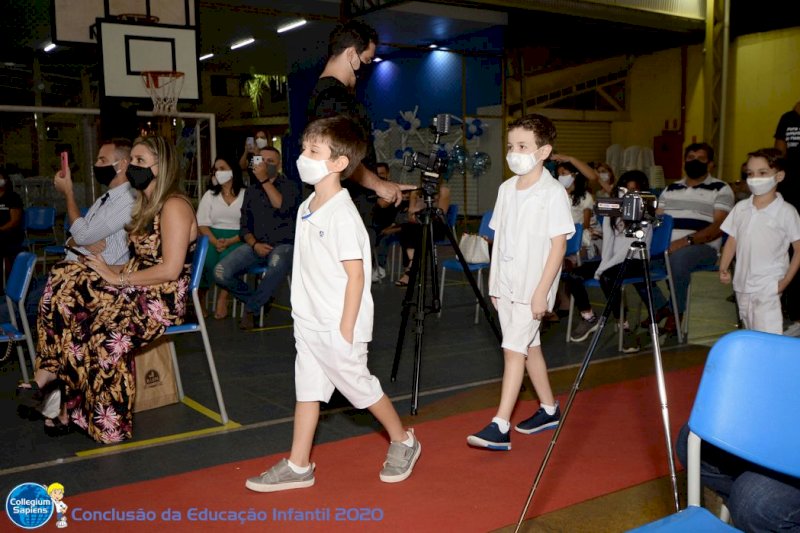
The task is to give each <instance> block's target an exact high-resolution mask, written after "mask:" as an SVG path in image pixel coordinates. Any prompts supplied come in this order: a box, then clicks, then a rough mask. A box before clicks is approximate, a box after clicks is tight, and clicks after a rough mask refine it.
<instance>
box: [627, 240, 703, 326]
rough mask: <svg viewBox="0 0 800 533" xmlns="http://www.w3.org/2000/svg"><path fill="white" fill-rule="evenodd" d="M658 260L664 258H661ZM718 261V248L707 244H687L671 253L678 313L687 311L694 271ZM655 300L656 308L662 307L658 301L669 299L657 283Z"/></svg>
mask: <svg viewBox="0 0 800 533" xmlns="http://www.w3.org/2000/svg"><path fill="white" fill-rule="evenodd" d="M658 261H662V260H661V259H659V260H658ZM716 262H717V250H716V249H715V248H712V247H711V246H709V245H707V244H695V245H693V246H685V247H683V248H681V249H680V250H678V251H676V252H675V253H673V254H670V256H669V264H670V266H671V267H672V279H673V281H674V282H675V299H676V301H677V302H678V313H680V314H683V312H684V311H686V299H687V298H688V292H689V282H690V281H691V280H692V272H695V271H697V270H699V269H700V268H701V267H710V266H714V265H715V264H716ZM654 263H655V261H654ZM640 294H641V291H640ZM653 301H654V303H656V310H658V308H659V307H661V306H660V305H658V304H657V302H664V303H666V301H667V300H666V298H664V295H663V294H662V293H661V289H659V288H658V287H657V286H656V284H655V283H653Z"/></svg>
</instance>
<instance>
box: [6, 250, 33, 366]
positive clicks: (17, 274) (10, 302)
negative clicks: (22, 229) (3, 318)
mask: <svg viewBox="0 0 800 533" xmlns="http://www.w3.org/2000/svg"><path fill="white" fill-rule="evenodd" d="M35 266H36V255H34V254H32V253H31V252H22V253H20V254H18V255H17V257H16V258H15V259H14V265H13V266H12V267H11V274H10V275H9V277H8V282H7V283H6V305H7V306H8V314H9V315H10V319H11V322H10V323H5V324H0V343H9V342H13V343H16V344H17V355H18V356H19V367H20V370H21V371H22V380H23V381H28V365H27V364H26V363H25V356H24V355H23V352H22V345H21V344H20V343H21V342H23V341H24V342H25V344H26V345H27V347H28V356H29V357H30V359H31V367H33V368H35V365H36V351H35V350H34V347H33V336H32V335H31V328H30V326H29V324H28V317H27V315H26V314H25V297H26V296H27V294H28V287H29V286H30V284H31V278H32V277H33V269H34V267H35ZM17 313H19V323H18V322H17V318H16V315H17Z"/></svg>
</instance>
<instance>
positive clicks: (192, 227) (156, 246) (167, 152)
mask: <svg viewBox="0 0 800 533" xmlns="http://www.w3.org/2000/svg"><path fill="white" fill-rule="evenodd" d="M178 172H179V166H178V159H177V155H176V151H175V147H174V146H173V145H172V144H171V143H169V142H168V141H167V140H166V139H164V138H162V137H147V138H144V139H138V140H137V141H136V142H135V143H134V145H133V148H132V149H131V162H130V165H129V166H128V170H127V172H126V174H127V177H128V181H129V182H130V183H131V186H132V188H133V189H135V190H136V191H137V199H136V201H135V203H134V206H133V210H132V213H131V223H130V224H129V225H128V226H127V227H126V229H127V230H128V241H129V244H130V246H131V251H132V253H131V257H130V259H129V260H128V262H127V263H126V264H124V265H121V266H111V265H108V264H106V263H105V261H104V260H103V258H102V256H100V255H87V256H83V257H82V260H81V261H79V262H77V261H65V262H62V263H59V264H58V265H56V266H55V267H54V268H53V269H52V271H51V273H50V276H49V278H48V281H47V286H46V287H45V290H44V294H43V296H42V299H41V302H40V304H39V317H38V320H37V330H38V337H39V339H38V346H37V348H38V350H37V351H38V358H37V361H36V374H35V379H34V380H32V381H31V382H29V383H23V384H20V386H19V387H17V396H18V397H19V399H20V400H21V402H22V403H26V404H28V405H35V404H37V403H39V402H41V401H42V400H43V399H44V396H45V394H46V393H48V392H50V391H53V390H56V389H60V391H61V393H62V394H61V401H62V407H61V411H60V413H59V416H57V417H54V418H52V419H47V420H45V432H46V433H47V434H48V435H50V436H58V435H63V434H66V433H68V432H69V431H70V430H71V428H72V426H73V425H74V426H77V427H79V428H81V429H83V430H85V431H86V432H88V433H89V435H90V436H91V437H92V438H93V439H95V440H96V441H98V442H103V443H113V442H119V441H122V440H125V439H128V438H130V437H131V434H132V426H133V423H132V410H133V400H134V396H135V392H136V383H135V374H134V372H133V368H134V367H133V361H132V354H133V353H135V352H136V351H137V350H138V349H139V348H141V347H142V346H145V345H146V344H148V343H150V342H152V341H153V340H154V339H156V338H157V337H159V336H160V335H161V334H162V333H163V332H164V330H165V329H166V328H167V327H168V326H171V325H175V324H180V323H182V322H183V316H184V314H185V312H186V298H187V293H188V288H189V275H190V268H191V263H192V257H193V254H194V247H195V241H196V239H197V221H196V219H195V215H194V210H193V209H192V206H191V204H190V203H189V200H188V198H186V197H185V196H184V195H183V194H182V193H181V192H180V187H179V175H178Z"/></svg>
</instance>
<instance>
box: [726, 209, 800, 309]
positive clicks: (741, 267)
mask: <svg viewBox="0 0 800 533" xmlns="http://www.w3.org/2000/svg"><path fill="white" fill-rule="evenodd" d="M721 229H722V231H724V232H725V233H727V234H728V235H730V236H731V237H733V238H734V239H736V271H735V272H734V275H733V290H735V291H736V292H745V293H756V292H763V291H772V294H774V293H775V291H777V288H778V282H779V281H780V280H781V279H782V278H783V276H785V275H786V271H787V270H788V269H789V245H790V244H791V243H793V242H795V241H797V240H800V216H798V214H797V210H796V209H795V208H794V207H793V206H792V205H791V204H789V203H787V202H786V201H784V199H783V196H781V195H780V193H778V196H777V198H775V200H773V201H772V202H771V203H770V204H769V205H768V206H767V207H765V208H763V209H756V207H755V206H754V205H753V197H752V196H751V197H750V198H747V199H745V200H742V201H740V202H739V203H737V204H736V205H735V206H734V208H733V211H731V212H730V214H729V215H728V216H727V217H726V218H725V221H724V222H723V223H722V226H721Z"/></svg>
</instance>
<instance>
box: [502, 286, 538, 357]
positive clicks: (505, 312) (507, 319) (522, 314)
mask: <svg viewBox="0 0 800 533" xmlns="http://www.w3.org/2000/svg"><path fill="white" fill-rule="evenodd" d="M497 315H498V316H499V317H500V329H501V330H502V331H503V344H502V346H503V348H505V349H507V350H512V351H514V352H518V353H522V354H525V355H527V354H528V348H529V347H530V346H539V345H540V344H541V341H540V340H539V331H540V330H541V324H542V323H541V321H539V320H534V319H533V312H531V304H523V303H519V302H512V301H511V300H510V299H508V298H502V297H501V298H497Z"/></svg>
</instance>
